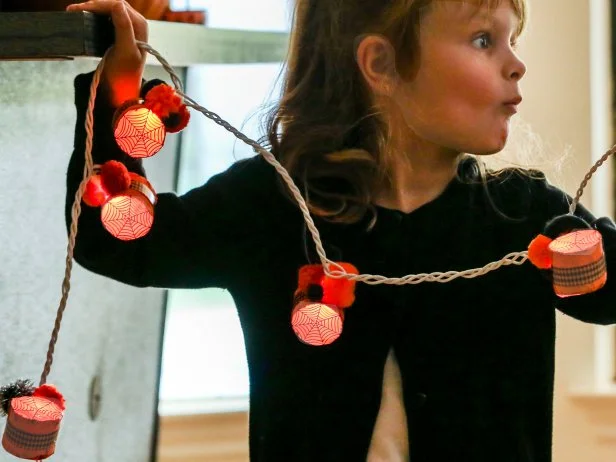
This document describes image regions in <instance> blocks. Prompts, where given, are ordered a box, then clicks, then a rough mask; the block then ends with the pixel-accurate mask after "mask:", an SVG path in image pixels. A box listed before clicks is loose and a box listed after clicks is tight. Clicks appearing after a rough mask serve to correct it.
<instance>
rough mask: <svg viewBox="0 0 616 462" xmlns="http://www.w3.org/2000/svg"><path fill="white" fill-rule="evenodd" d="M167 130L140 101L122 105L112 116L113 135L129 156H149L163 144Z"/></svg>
mask: <svg viewBox="0 0 616 462" xmlns="http://www.w3.org/2000/svg"><path fill="white" fill-rule="evenodd" d="M166 135H167V130H166V128H165V125H164V124H163V122H162V121H161V120H160V118H159V117H158V116H157V115H156V114H155V113H154V112H153V111H151V110H150V109H148V108H147V107H145V106H143V105H142V104H141V101H139V100H135V101H129V102H127V103H125V104H124V105H122V106H121V107H120V108H119V109H118V111H117V112H116V116H115V117H114V136H115V139H116V142H117V143H118V146H119V147H120V149H122V151H124V152H125V153H126V154H128V155H129V156H131V157H136V158H144V157H151V156H153V155H154V154H156V153H157V152H158V151H160V150H161V149H162V147H163V145H164V144H165V137H166Z"/></svg>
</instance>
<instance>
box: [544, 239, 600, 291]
mask: <svg viewBox="0 0 616 462" xmlns="http://www.w3.org/2000/svg"><path fill="white" fill-rule="evenodd" d="M549 249H550V251H551V252H552V279H553V285H554V291H555V292H556V295H558V296H559V297H571V296H575V295H582V294H587V293H590V292H594V291H596V290H599V289H600V288H601V287H603V286H604V285H605V283H606V281H607V269H606V262H605V254H604V251H603V239H602V237H601V233H599V231H597V230H594V229H584V230H578V231H574V232H572V233H568V234H565V235H563V236H560V237H558V238H557V239H555V240H554V241H552V242H551V243H550V244H549Z"/></svg>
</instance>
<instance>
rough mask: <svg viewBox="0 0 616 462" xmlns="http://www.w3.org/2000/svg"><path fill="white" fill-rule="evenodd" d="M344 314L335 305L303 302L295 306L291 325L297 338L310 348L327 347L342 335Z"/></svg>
mask: <svg viewBox="0 0 616 462" xmlns="http://www.w3.org/2000/svg"><path fill="white" fill-rule="evenodd" d="M343 322H344V312H343V311H342V310H341V309H340V308H338V307H337V306H335V305H326V304H324V303H319V302H312V301H309V300H304V301H301V302H300V303H298V304H297V305H295V308H294V309H293V314H292V315H291V325H292V326H293V331H294V332H295V335H297V338H299V339H300V340H301V341H302V342H303V343H306V344H307V345H312V346H323V345H329V344H330V343H333V342H334V341H336V340H338V337H340V334H342V326H343Z"/></svg>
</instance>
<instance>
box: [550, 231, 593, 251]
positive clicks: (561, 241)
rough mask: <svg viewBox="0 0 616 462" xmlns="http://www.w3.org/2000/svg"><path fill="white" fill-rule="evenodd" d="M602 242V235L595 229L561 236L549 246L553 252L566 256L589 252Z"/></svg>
mask: <svg viewBox="0 0 616 462" xmlns="http://www.w3.org/2000/svg"><path fill="white" fill-rule="evenodd" d="M600 242H601V233H599V231H596V230H594V229H584V230H580V231H575V232H573V233H569V234H566V235H564V236H561V237H559V238H557V239H555V240H554V241H552V242H551V243H550V245H549V248H550V250H551V251H553V252H557V253H560V254H565V255H572V254H578V253H583V252H588V251H590V250H592V249H593V247H595V246H596V245H597V244H599V243H600Z"/></svg>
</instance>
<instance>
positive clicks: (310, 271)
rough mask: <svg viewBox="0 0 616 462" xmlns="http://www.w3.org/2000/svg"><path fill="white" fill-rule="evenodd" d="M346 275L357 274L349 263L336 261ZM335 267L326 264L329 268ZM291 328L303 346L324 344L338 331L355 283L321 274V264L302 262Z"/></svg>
mask: <svg viewBox="0 0 616 462" xmlns="http://www.w3.org/2000/svg"><path fill="white" fill-rule="evenodd" d="M337 265H339V266H340V267H342V268H343V269H344V271H346V272H347V273H348V274H358V271H357V268H355V267H354V266H353V265H351V264H350V263H337ZM333 270H339V268H336V267H334V266H333V265H331V266H330V271H333ZM294 302H295V306H294V307H293V311H292V313H291V327H292V328H293V332H295V335H296V336H297V338H298V339H299V340H300V341H301V342H302V343H305V344H307V345H312V346H324V345H329V344H331V343H333V342H335V341H336V340H337V339H338V338H339V337H340V335H341V334H342V328H343V325H344V317H345V310H346V309H347V308H349V307H350V306H351V305H352V304H353V303H354V302H355V282H354V281H351V280H348V279H345V278H340V279H337V278H333V277H328V276H326V275H325V272H324V271H323V266H322V265H304V266H302V267H301V268H300V270H299V277H298V284H297V290H296V291H295V300H294Z"/></svg>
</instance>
